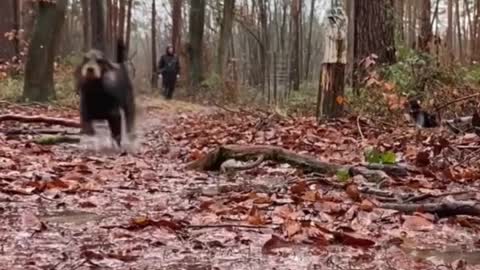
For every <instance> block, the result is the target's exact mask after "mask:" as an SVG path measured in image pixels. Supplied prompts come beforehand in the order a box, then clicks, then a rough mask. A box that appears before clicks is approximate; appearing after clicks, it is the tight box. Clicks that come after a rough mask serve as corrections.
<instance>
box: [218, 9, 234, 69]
mask: <svg viewBox="0 0 480 270" xmlns="http://www.w3.org/2000/svg"><path fill="white" fill-rule="evenodd" d="M234 10H235V0H225V1H224V2H223V17H222V23H221V26H220V28H221V29H220V40H219V42H218V56H217V68H216V69H217V74H218V75H220V77H221V78H223V75H224V74H223V73H224V72H223V71H224V70H225V67H226V64H227V57H226V54H227V49H228V45H229V44H230V39H231V38H232V27H233V18H234V16H235V14H234Z"/></svg>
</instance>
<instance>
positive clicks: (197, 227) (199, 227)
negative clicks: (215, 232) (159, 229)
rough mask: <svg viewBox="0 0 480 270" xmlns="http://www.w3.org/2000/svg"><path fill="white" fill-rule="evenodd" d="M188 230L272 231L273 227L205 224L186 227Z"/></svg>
mask: <svg viewBox="0 0 480 270" xmlns="http://www.w3.org/2000/svg"><path fill="white" fill-rule="evenodd" d="M187 228H190V229H208V228H246V229H274V228H275V226H262V225H245V224H206V225H188V226H187Z"/></svg>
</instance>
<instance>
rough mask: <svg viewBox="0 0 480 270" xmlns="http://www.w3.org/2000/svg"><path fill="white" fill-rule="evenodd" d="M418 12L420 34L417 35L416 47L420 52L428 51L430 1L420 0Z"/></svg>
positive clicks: (430, 36) (430, 30)
mask: <svg viewBox="0 0 480 270" xmlns="http://www.w3.org/2000/svg"><path fill="white" fill-rule="evenodd" d="M421 4H422V6H421V12H420V35H419V37H418V48H419V49H420V51H422V52H426V53H428V52H430V48H429V43H430V41H431V40H432V37H433V33H432V24H431V23H430V14H431V8H432V5H431V2H430V0H421Z"/></svg>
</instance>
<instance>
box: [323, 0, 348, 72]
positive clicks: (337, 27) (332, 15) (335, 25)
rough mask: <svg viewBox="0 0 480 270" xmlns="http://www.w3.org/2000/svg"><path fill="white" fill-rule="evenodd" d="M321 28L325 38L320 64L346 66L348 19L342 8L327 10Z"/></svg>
mask: <svg viewBox="0 0 480 270" xmlns="http://www.w3.org/2000/svg"><path fill="white" fill-rule="evenodd" d="M323 27H324V31H325V37H326V38H325V51H324V55H323V61H322V63H323V64H333V63H338V64H346V63H347V29H348V28H347V27H348V19H347V16H346V15H345V11H344V10H343V8H342V7H340V6H337V7H334V8H331V9H329V10H328V11H327V16H326V21H325V22H324V25H323Z"/></svg>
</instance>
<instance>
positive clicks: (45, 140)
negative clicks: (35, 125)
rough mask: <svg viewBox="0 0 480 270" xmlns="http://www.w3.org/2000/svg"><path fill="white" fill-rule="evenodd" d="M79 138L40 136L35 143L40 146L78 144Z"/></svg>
mask: <svg viewBox="0 0 480 270" xmlns="http://www.w3.org/2000/svg"><path fill="white" fill-rule="evenodd" d="M79 142H80V137H76V136H63V135H58V136H42V137H40V138H37V139H35V143H37V144H41V145H54V144H61V143H79Z"/></svg>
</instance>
